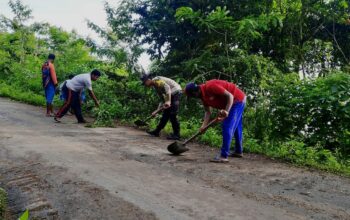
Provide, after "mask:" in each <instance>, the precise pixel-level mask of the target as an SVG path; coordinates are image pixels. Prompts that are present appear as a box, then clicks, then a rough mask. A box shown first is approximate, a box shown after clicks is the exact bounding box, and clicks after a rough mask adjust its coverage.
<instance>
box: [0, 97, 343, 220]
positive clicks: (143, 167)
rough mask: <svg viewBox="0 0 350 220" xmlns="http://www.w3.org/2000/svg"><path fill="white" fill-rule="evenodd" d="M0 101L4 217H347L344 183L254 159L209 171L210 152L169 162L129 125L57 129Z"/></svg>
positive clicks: (160, 144) (38, 112)
mask: <svg viewBox="0 0 350 220" xmlns="http://www.w3.org/2000/svg"><path fill="white" fill-rule="evenodd" d="M42 116H43V110H42V109H40V108H37V107H33V106H29V105H24V104H19V103H16V102H12V101H9V100H7V99H0V168H1V169H0V186H3V187H5V188H6V189H7V190H8V192H9V199H10V202H9V206H10V213H9V214H8V219H16V217H18V215H19V214H20V213H21V212H22V211H23V210H25V209H26V208H28V209H29V210H30V213H31V216H32V217H37V218H38V219H64V220H67V219H84V220H86V219H147V220H148V219H181V220H184V219H213V220H214V219H279V220H280V219H350V180H349V179H347V178H342V177H338V176H335V175H331V174H326V173H320V172H316V171H309V170H306V169H300V168H294V167H291V166H289V165H286V164H281V163H278V162H274V161H272V160H269V159H266V158H264V157H262V156H258V155H253V154H250V155H246V157H245V158H244V159H233V160H231V161H230V163H229V164H227V165H224V164H211V163H209V162H208V160H209V159H210V158H211V157H212V156H213V155H214V152H215V151H214V150H213V149H210V148H208V147H205V146H199V145H190V147H191V151H189V152H188V153H187V154H185V155H184V156H180V157H174V156H171V155H169V154H168V152H167V150H166V146H167V145H168V144H169V143H170V142H169V141H166V140H164V139H158V138H152V137H149V136H147V135H146V134H145V133H144V132H143V131H140V130H136V129H134V128H128V127H118V128H95V129H90V128H85V127H84V126H82V125H78V124H76V123H75V120H74V118H73V117H67V118H64V120H63V121H64V122H63V123H61V124H57V123H54V122H53V119H52V118H45V117H42Z"/></svg>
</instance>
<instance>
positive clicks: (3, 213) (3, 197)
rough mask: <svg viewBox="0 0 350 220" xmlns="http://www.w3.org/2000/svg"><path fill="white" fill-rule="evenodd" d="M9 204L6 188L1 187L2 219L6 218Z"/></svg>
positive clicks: (0, 207)
mask: <svg viewBox="0 0 350 220" xmlns="http://www.w3.org/2000/svg"><path fill="white" fill-rule="evenodd" d="M6 206H7V195H6V192H5V190H4V189H2V188H0V220H1V219H3V218H4V215H5V211H6Z"/></svg>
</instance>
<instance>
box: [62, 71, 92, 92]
mask: <svg viewBox="0 0 350 220" xmlns="http://www.w3.org/2000/svg"><path fill="white" fill-rule="evenodd" d="M66 86H67V88H68V89H70V90H73V91H74V92H79V91H81V90H82V89H85V88H87V89H88V90H90V91H91V90H92V84H91V74H90V73H83V74H79V75H76V76H74V77H73V79H70V80H67V83H66Z"/></svg>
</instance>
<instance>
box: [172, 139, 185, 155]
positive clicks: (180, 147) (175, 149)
mask: <svg viewBox="0 0 350 220" xmlns="http://www.w3.org/2000/svg"><path fill="white" fill-rule="evenodd" d="M189 150H190V149H188V148H187V147H186V145H184V144H182V143H180V142H178V141H175V142H174V143H172V144H170V145H169V146H168V151H169V152H170V153H172V154H174V155H180V154H182V153H184V152H186V151H189Z"/></svg>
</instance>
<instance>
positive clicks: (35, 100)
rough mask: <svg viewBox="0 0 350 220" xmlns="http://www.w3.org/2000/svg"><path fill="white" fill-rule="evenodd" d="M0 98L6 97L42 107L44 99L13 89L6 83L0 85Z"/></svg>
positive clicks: (29, 92)
mask: <svg viewBox="0 0 350 220" xmlns="http://www.w3.org/2000/svg"><path fill="white" fill-rule="evenodd" d="M0 96H1V97H8V98H11V99H13V100H16V101H20V102H24V103H27V104H32V105H37V106H44V105H45V99H44V96H43V95H38V94H35V93H34V92H32V91H30V90H28V91H22V90H21V89H19V88H14V87H12V86H10V85H8V84H6V83H0Z"/></svg>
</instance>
